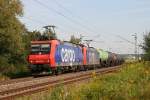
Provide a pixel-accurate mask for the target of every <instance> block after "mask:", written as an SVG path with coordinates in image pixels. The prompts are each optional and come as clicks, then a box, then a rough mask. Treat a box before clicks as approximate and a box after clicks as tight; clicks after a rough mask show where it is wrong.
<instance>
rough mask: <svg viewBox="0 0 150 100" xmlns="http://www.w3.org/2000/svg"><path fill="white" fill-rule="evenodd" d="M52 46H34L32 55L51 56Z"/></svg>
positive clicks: (32, 46)
mask: <svg viewBox="0 0 150 100" xmlns="http://www.w3.org/2000/svg"><path fill="white" fill-rule="evenodd" d="M49 52H50V45H49V44H32V45H31V54H49Z"/></svg>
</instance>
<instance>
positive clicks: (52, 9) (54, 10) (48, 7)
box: [34, 0, 95, 33]
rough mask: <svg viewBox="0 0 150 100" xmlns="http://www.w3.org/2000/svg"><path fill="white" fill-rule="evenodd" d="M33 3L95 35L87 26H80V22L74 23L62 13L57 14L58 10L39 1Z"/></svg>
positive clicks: (74, 21)
mask: <svg viewBox="0 0 150 100" xmlns="http://www.w3.org/2000/svg"><path fill="white" fill-rule="evenodd" d="M34 1H35V2H36V3H38V4H39V5H41V6H43V7H44V8H46V9H48V10H51V11H53V12H54V13H56V14H58V15H60V16H62V17H64V18H65V19H66V20H68V21H70V22H72V23H74V24H77V25H79V26H82V27H81V28H82V29H83V28H84V29H85V30H86V31H87V30H88V31H90V33H91V32H92V33H95V32H93V31H92V30H91V29H89V28H88V27H87V26H85V25H83V24H81V23H80V22H78V21H76V20H74V19H72V18H70V17H68V16H66V15H65V14H63V13H62V12H59V11H58V10H56V9H54V8H52V7H50V6H47V5H46V4H44V3H42V2H41V1H39V0H34Z"/></svg>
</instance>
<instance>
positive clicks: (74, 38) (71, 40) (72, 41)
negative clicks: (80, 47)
mask: <svg viewBox="0 0 150 100" xmlns="http://www.w3.org/2000/svg"><path fill="white" fill-rule="evenodd" d="M70 42H71V43H74V44H80V42H81V39H80V38H76V37H75V36H74V35H72V36H71V38H70Z"/></svg>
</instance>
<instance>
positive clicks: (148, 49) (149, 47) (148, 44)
mask: <svg viewBox="0 0 150 100" xmlns="http://www.w3.org/2000/svg"><path fill="white" fill-rule="evenodd" d="M143 49H144V51H145V56H144V58H145V59H146V60H150V32H149V33H148V34H146V35H144V46H143Z"/></svg>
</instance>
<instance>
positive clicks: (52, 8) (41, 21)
mask: <svg viewBox="0 0 150 100" xmlns="http://www.w3.org/2000/svg"><path fill="white" fill-rule="evenodd" d="M21 1H22V3H23V5H24V16H23V17H22V18H20V20H21V21H22V22H23V23H24V24H25V25H26V27H27V28H28V29H29V30H42V27H43V26H45V25H55V26H57V29H56V31H57V35H58V37H59V38H60V39H62V40H69V38H70V36H71V35H75V36H76V37H79V36H80V34H82V35H83V36H85V37H84V38H83V39H94V40H95V41H97V42H92V43H91V46H94V47H97V48H102V49H104V50H110V51H112V52H116V53H134V45H133V44H130V43H128V42H126V41H124V40H122V39H121V38H119V37H117V36H118V35H119V36H121V37H123V38H126V39H128V40H130V41H132V42H134V38H133V36H132V34H134V33H137V36H138V43H142V42H143V34H145V33H146V32H148V31H150V28H149V26H150V13H149V12H150V1H149V0H21ZM37 1H39V2H41V3H39V2H37ZM64 16H65V17H64ZM141 52H142V50H140V53H141Z"/></svg>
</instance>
